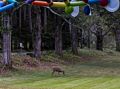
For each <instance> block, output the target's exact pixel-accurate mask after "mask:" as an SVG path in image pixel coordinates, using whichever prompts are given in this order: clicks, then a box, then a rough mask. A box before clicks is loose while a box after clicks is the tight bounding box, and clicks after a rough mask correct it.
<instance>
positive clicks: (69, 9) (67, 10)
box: [65, 6, 73, 14]
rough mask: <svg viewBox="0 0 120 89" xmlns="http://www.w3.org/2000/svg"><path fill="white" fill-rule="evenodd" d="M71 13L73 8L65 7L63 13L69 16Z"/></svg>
mask: <svg viewBox="0 0 120 89" xmlns="http://www.w3.org/2000/svg"><path fill="white" fill-rule="evenodd" d="M72 12H73V7H72V6H67V7H65V13H66V14H71V13H72Z"/></svg>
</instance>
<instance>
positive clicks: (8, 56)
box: [2, 12, 12, 68]
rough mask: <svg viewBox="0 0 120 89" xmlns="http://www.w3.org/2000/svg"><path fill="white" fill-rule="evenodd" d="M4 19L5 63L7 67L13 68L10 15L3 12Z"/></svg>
mask: <svg viewBox="0 0 120 89" xmlns="http://www.w3.org/2000/svg"><path fill="white" fill-rule="evenodd" d="M5 14H6V15H5ZM2 21H3V64H4V65H5V66H6V67H7V68H12V60H11V31H10V30H11V26H10V15H9V14H7V13H6V12H5V13H4V14H3V19H2Z"/></svg>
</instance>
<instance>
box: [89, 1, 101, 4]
mask: <svg viewBox="0 0 120 89" xmlns="http://www.w3.org/2000/svg"><path fill="white" fill-rule="evenodd" d="M88 3H89V4H99V3H100V0H88Z"/></svg>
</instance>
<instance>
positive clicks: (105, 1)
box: [100, 0, 109, 7]
mask: <svg viewBox="0 0 120 89" xmlns="http://www.w3.org/2000/svg"><path fill="white" fill-rule="evenodd" d="M108 3H109V0H100V5H101V6H103V7H105V6H107V5H108Z"/></svg>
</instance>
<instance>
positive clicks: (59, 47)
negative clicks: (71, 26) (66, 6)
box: [55, 17, 62, 56]
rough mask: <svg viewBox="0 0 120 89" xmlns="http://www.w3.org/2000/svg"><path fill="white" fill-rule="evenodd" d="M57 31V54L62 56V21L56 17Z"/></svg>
mask: <svg viewBox="0 0 120 89" xmlns="http://www.w3.org/2000/svg"><path fill="white" fill-rule="evenodd" d="M56 23H57V24H56V29H55V53H56V54H57V55H60V56H62V27H61V26H62V20H61V18H59V17H56Z"/></svg>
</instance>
